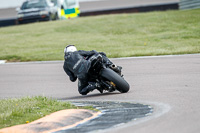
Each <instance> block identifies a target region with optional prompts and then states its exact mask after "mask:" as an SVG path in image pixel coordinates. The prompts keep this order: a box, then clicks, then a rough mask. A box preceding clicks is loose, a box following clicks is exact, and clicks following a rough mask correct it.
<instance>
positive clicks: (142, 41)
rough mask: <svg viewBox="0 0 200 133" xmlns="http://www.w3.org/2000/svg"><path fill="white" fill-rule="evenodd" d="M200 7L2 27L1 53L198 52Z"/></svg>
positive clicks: (46, 56) (55, 56)
mask: <svg viewBox="0 0 200 133" xmlns="http://www.w3.org/2000/svg"><path fill="white" fill-rule="evenodd" d="M199 29H200V9H196V10H184V11H178V10H177V11H166V12H150V13H137V14H118V15H103V16H95V17H80V18H78V19H71V20H66V21H52V22H43V23H33V24H26V25H20V26H12V27H5V28H0V59H5V60H9V61H33V60H34V61H35V60H63V49H64V47H65V46H66V45H67V44H75V45H76V46H77V48H78V49H81V50H93V49H95V50H97V51H104V52H105V53H107V55H108V57H127V56H147V55H171V54H192V53H200V30H199Z"/></svg>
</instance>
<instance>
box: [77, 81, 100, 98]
mask: <svg viewBox="0 0 200 133" xmlns="http://www.w3.org/2000/svg"><path fill="white" fill-rule="evenodd" d="M98 88H100V84H99V83H96V82H89V85H88V86H86V87H85V88H83V89H82V90H81V94H82V95H87V93H89V92H91V91H93V90H94V89H98ZM98 90H99V89H98ZM99 91H100V90H99ZM102 91H103V90H102Z"/></svg>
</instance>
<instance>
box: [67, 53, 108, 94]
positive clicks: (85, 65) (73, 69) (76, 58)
mask: <svg viewBox="0 0 200 133" xmlns="http://www.w3.org/2000/svg"><path fill="white" fill-rule="evenodd" d="M97 53H98V52H96V51H95V50H92V51H84V50H79V51H75V52H68V53H67V54H65V56H64V58H65V62H64V65H63V68H64V70H65V72H66V74H67V75H68V76H69V78H70V80H71V81H72V82H75V81H76V79H77V78H78V80H79V82H78V91H79V93H80V94H82V95H86V94H87V93H88V92H89V91H91V90H93V89H95V88H94V87H95V86H93V85H91V84H89V83H88V80H89V77H88V76H89V75H88V70H89V68H90V65H91V62H90V61H88V60H86V58H87V59H88V58H89V57H90V56H92V55H94V54H97ZM100 54H102V55H104V56H105V57H106V55H105V53H103V52H100ZM108 62H109V60H108Z"/></svg>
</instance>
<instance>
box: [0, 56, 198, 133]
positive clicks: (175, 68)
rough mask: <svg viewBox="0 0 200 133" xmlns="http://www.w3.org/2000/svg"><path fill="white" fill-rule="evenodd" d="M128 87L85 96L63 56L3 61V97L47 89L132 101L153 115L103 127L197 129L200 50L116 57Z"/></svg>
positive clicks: (154, 131) (137, 132) (138, 132)
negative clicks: (150, 109) (67, 70)
mask: <svg viewBox="0 0 200 133" xmlns="http://www.w3.org/2000/svg"><path fill="white" fill-rule="evenodd" d="M112 61H113V62H114V63H115V64H117V65H121V66H123V74H124V75H125V76H124V77H125V79H126V80H127V81H128V82H129V84H130V87H131V89H130V91H129V92H128V93H125V94H120V93H118V92H113V93H105V94H99V92H98V91H93V92H92V93H90V94H89V95H87V96H81V95H79V94H78V91H77V82H76V83H72V82H70V81H69V79H68V77H67V75H66V74H65V73H64V71H63V69H62V66H63V62H62V61H58V62H56V61H55V62H35V63H11V64H1V65H0V98H1V99H2V98H12V97H22V96H35V95H43V96H49V97H53V98H57V99H61V100H68V101H130V102H135V103H144V104H149V105H151V106H153V107H154V112H153V114H152V115H151V116H149V117H146V118H143V119H140V120H138V121H132V122H129V123H127V124H123V125H121V126H118V127H116V128H113V129H109V130H105V131H103V132H109V133H116V132H119V133H121V132H127V133H128V132H130V133H132V132H134V133H146V132H148V133H199V132H200V104H199V102H200V55H199V54H194V55H181V56H160V57H142V58H140V57H138V58H123V59H112Z"/></svg>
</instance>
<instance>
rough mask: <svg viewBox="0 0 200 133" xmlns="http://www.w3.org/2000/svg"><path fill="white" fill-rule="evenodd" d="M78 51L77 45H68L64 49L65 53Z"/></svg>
mask: <svg viewBox="0 0 200 133" xmlns="http://www.w3.org/2000/svg"><path fill="white" fill-rule="evenodd" d="M75 51H77V49H76V47H75V46H74V45H68V46H67V47H66V48H65V49H64V53H65V54H66V53H67V52H75Z"/></svg>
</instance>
